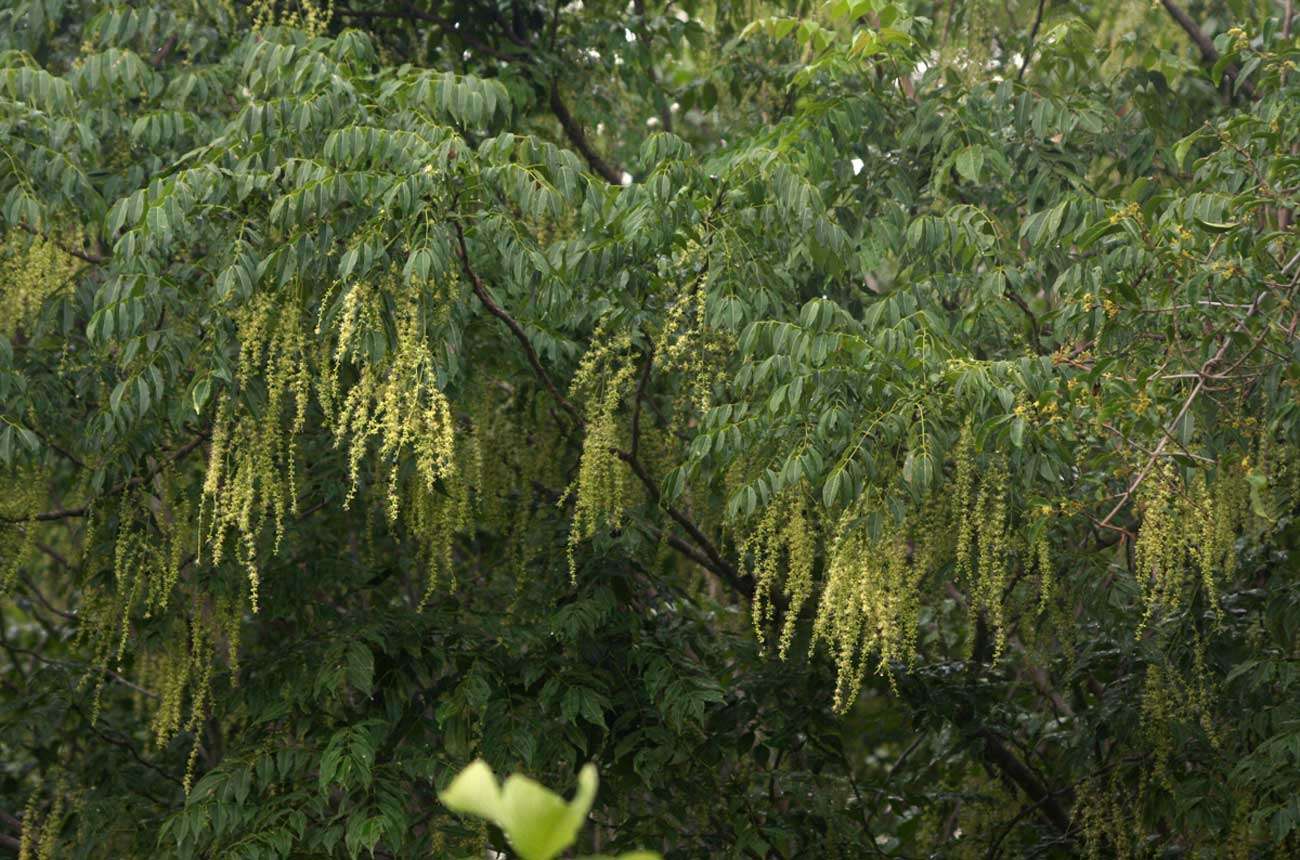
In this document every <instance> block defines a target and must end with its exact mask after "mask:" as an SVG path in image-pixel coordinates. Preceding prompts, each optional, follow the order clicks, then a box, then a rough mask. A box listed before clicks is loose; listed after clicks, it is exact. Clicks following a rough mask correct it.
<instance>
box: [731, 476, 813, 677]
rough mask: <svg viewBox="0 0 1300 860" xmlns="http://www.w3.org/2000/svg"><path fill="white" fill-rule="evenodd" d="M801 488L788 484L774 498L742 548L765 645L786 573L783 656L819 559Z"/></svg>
mask: <svg viewBox="0 0 1300 860" xmlns="http://www.w3.org/2000/svg"><path fill="white" fill-rule="evenodd" d="M805 489H806V488H805V487H803V486H797V487H790V488H787V489H786V490H784V491H783V492H782V493H780V494H779V495H778V496H777V497H776V498H775V499H773V501H772V503H771V504H769V505H768V506H767V507H766V508H765V509H764V510H763V515H762V516H761V517H760V518H759V521H758V526H757V528H755V529H754V531H753V532H752V533H751V534H750V535H749V537H748V538H747V539H746V540H745V541H744V544H743V545H742V547H741V554H742V555H743V556H745V557H746V558H748V559H749V574H750V575H751V576H752V577H753V578H754V601H753V607H752V613H753V616H754V632H755V634H756V635H757V636H758V641H759V644H760V645H765V644H766V641H765V640H766V634H767V631H766V626H767V624H768V623H769V622H770V621H771V620H772V616H773V614H774V607H773V597H774V595H775V594H776V593H777V589H778V584H777V578H778V573H779V572H781V571H782V570H784V572H785V577H784V582H783V583H782V584H781V586H780V588H781V591H782V593H783V594H784V595H785V597H786V601H787V605H786V608H785V621H784V623H783V624H782V626H781V638H780V642H779V644H778V646H777V653H778V655H779V656H780V657H781V659H782V660H784V659H785V657H786V654H787V653H788V652H789V650H790V641H791V640H792V639H793V638H794V629H795V622H797V621H798V620H799V611H800V609H802V608H803V605H804V604H805V603H806V602H807V601H808V598H809V597H810V596H811V595H812V588H813V566H814V564H815V563H816V560H817V530H816V528H815V525H814V521H813V520H812V519H811V518H810V517H808V516H807V514H806V512H805V510H804V502H803V496H804V492H803V491H804V490H805Z"/></svg>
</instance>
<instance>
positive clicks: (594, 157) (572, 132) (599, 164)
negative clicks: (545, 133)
mask: <svg viewBox="0 0 1300 860" xmlns="http://www.w3.org/2000/svg"><path fill="white" fill-rule="evenodd" d="M551 112H552V113H554V114H555V118H556V119H558V120H559V121H560V127H561V128H563V129H564V134H565V136H566V137H568V138H569V142H570V143H572V144H573V146H574V148H575V149H577V150H578V152H580V153H582V157H583V158H585V159H587V163H588V164H590V165H591V169H592V170H594V171H595V172H596V173H597V174H598V175H599V176H600V177H601V178H602V179H604V180H605V181H606V182H608V183H609V184H610V185H622V184H623V172H622V171H621V170H619V169H617V168H615V167H614V166H613V165H612V164H610V163H609V162H608V161H606V160H605V159H604V158H602V157H601V155H600V153H598V152H596V149H595V147H593V146H592V145H591V143H590V141H588V140H587V135H586V134H585V133H584V132H583V130H582V126H581V125H580V124H579V123H578V121H577V120H576V119H574V118H573V114H572V113H570V112H569V107H568V105H566V104H565V103H564V100H563V99H562V98H560V85H559V82H558V81H556V82H552V83H551Z"/></svg>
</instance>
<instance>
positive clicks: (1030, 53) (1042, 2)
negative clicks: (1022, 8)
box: [1016, 0, 1047, 80]
mask: <svg viewBox="0 0 1300 860" xmlns="http://www.w3.org/2000/svg"><path fill="white" fill-rule="evenodd" d="M1046 8H1047V0H1038V12H1037V13H1035V14H1034V25H1033V26H1032V27H1030V28H1029V45H1028V46H1027V47H1026V48H1025V60H1024V62H1022V63H1021V64H1020V72H1019V73H1017V75H1016V79H1017V80H1024V77H1025V70H1026V69H1028V68H1029V61H1030V60H1032V59H1033V57H1034V42H1035V41H1036V40H1037V39H1038V28H1039V27H1040V26H1042V24H1043V10H1044V9H1046Z"/></svg>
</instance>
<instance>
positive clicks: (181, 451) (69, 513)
mask: <svg viewBox="0 0 1300 860" xmlns="http://www.w3.org/2000/svg"><path fill="white" fill-rule="evenodd" d="M205 438H207V437H206V436H204V435H203V434H202V433H200V434H199V435H198V436H196V437H195V438H194V439H193V440H192V441H190V442H187V443H186V444H184V445H182V446H181V447H180V448H178V449H176V451H175V452H174V453H173V454H172V455H171V456H170V457H168V458H167V459H166V460H164V461H163V462H162V463H159V464H158V465H157V466H155V467H154V468H152V469H150V470H149V471H148V472H146V473H145V474H143V475H137V476H135V477H134V478H130V479H128V480H125V481H122V482H121V483H119V484H115V485H114V486H113V487H111V488H109V490H108V492H106V493H104V495H105V496H115V495H117V494H118V493H120V492H122V491H123V490H129V489H130V488H132V487H138V486H140V485H142V484H145V483H147V482H148V481H150V480H152V479H153V477H154V475H157V474H158V473H159V472H161V471H162V470H163V469H165V468H166V467H167V466H168V464H170V463H175V462H176V461H177V460H180V459H182V458H183V457H184V456H185V455H186V454H188V453H190V452H191V451H193V450H194V449H195V448H197V447H199V445H201V444H203V440H204V439H205ZM89 512H90V506H89V505H87V506H85V507H80V508H55V509H54V510H52V511H45V512H43V513H39V514H32V515H31V516H29V517H0V522H5V523H43V522H51V521H55V520H67V519H74V518H76V517H84V516H85V515H86V514H87V513H89Z"/></svg>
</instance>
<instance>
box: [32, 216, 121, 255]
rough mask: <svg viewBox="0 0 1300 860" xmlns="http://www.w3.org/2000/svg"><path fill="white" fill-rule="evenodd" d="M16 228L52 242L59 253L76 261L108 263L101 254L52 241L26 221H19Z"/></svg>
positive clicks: (56, 240) (55, 240) (52, 239)
mask: <svg viewBox="0 0 1300 860" xmlns="http://www.w3.org/2000/svg"><path fill="white" fill-rule="evenodd" d="M18 226H19V227H21V228H22V229H24V230H26V231H27V232H28V233H31V234H32V235H33V236H36V237H37V238H40V239H45V240H46V241H47V242H53V243H54V246H55V247H56V248H58V249H59V250H60V251H62V252H63V253H65V254H68V255H69V256H72V257H76V258H77V259H78V260H84V261H85V262H87V263H92V264H94V265H99V264H100V263H106V262H108V257H106V256H104V255H102V254H96V253H94V252H93V251H82V250H81V249H79V248H71V247H69V246H67V245H65V244H63V243H62V242H60V241H59V240H58V239H54V238H51V237H49V236H46V235H45V234H44V233H42V232H41V231H40V230H37V229H36V228H35V227H33V226H32V225H31V224H28V223H27V222H26V221H19V222H18Z"/></svg>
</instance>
